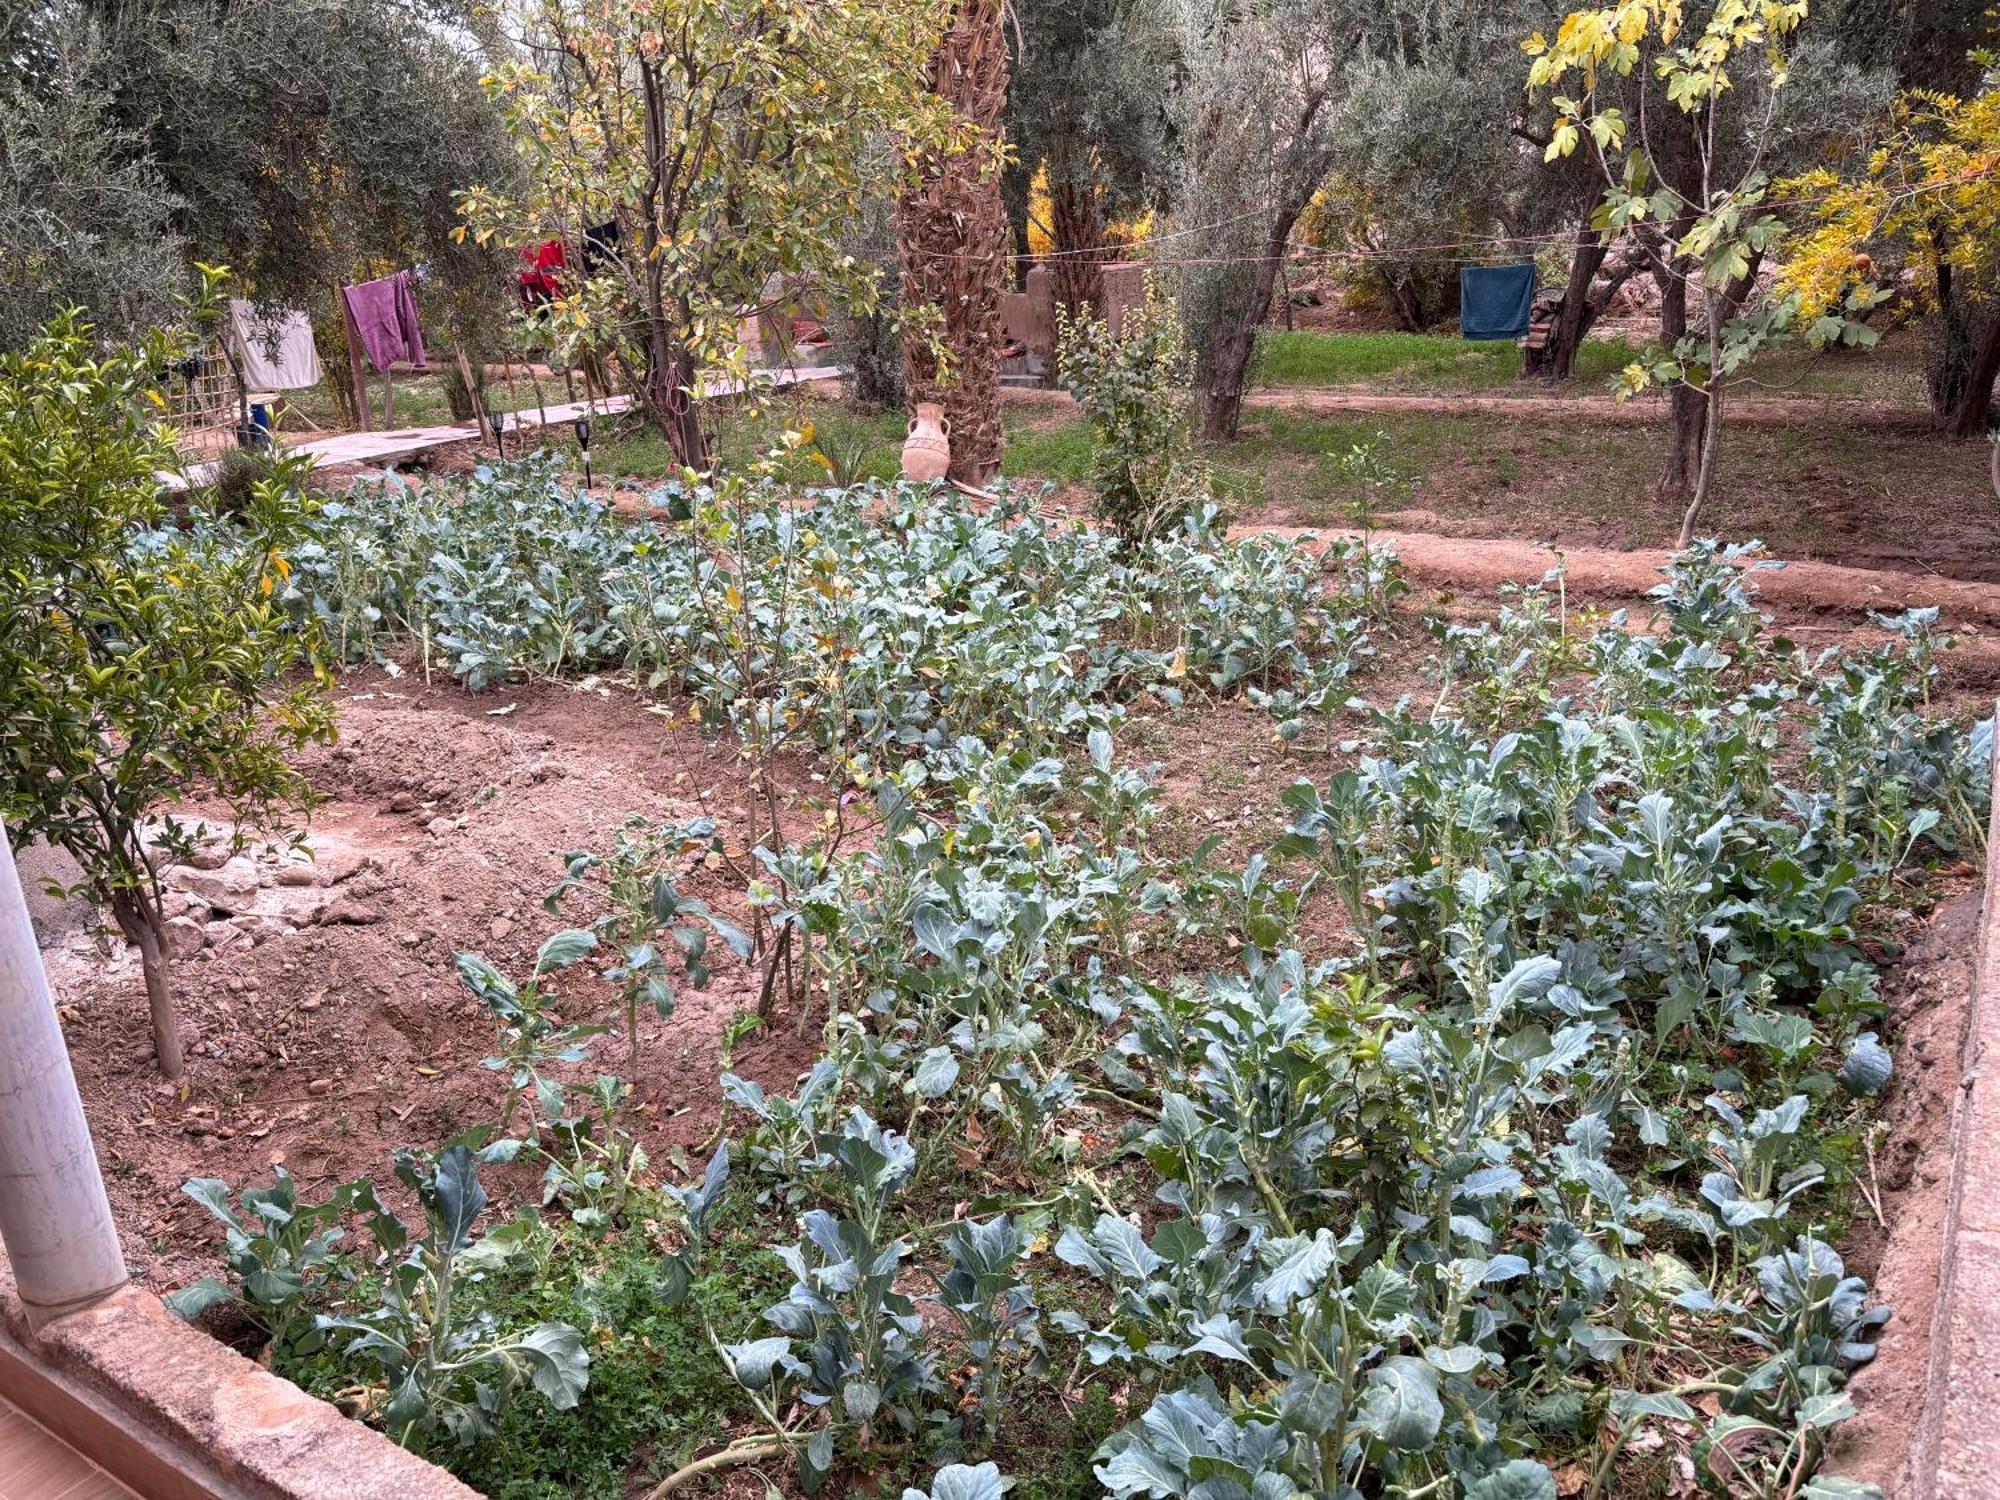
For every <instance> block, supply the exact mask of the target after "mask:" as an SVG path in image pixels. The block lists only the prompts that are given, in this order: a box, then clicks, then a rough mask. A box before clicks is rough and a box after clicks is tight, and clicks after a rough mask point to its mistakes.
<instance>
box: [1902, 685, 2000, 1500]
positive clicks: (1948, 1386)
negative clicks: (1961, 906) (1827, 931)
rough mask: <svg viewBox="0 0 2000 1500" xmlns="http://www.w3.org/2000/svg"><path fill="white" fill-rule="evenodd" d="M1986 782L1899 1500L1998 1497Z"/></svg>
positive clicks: (1997, 958) (1999, 987)
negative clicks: (1915, 1406) (1956, 1059)
mask: <svg viewBox="0 0 2000 1500" xmlns="http://www.w3.org/2000/svg"><path fill="white" fill-rule="evenodd" d="M1996 712H2000V705H1997V706H1996ZM1994 772H1995V775H1994V789H1995V796H1994V802H1993V814H1992V820H1991V822H1990V823H1989V825H1988V828H1987V834H1986V848H1987V860H1986V887H1985V896H1984V901H1983V905H1982V907H1981V910H1980V918H1979V951H1978V952H1977V954H1975V955H1974V966H1973V979H1972V996H1971V1002H1970V1004H1969V1005H1968V1007H1967V1010H1966V1020H1965V1041H1964V1049H1963V1066H1962V1072H1961V1073H1960V1079H1961V1082H1960V1085H1959V1096H1958V1099H1957V1101H1956V1104H1955V1107H1954V1109H1953V1112H1952V1127H1951V1193H1950V1202H1949V1206H1948V1208H1947V1209H1946V1214H1945V1230H1944V1245H1943V1247H1942V1253H1941V1256H1940V1261H1939V1271H1938V1296H1937V1306H1936V1312H1935V1314H1934V1316H1933V1318H1932V1322H1931V1349H1930V1370H1929V1375H1928V1379H1927V1382H1926V1386H1927V1388H1926V1391H1925V1397H1924V1407H1923V1412H1922V1414H1921V1415H1920V1416H1919V1418H1918V1422H1917V1428H1916V1432H1915V1433H1914V1435H1913V1437H1912V1441H1911V1444H1910V1457H1909V1463H1908V1467H1907V1468H1906V1470H1905V1471H1904V1478H1903V1483H1902V1484H1901V1485H1900V1486H1899V1487H1898V1489H1899V1493H1900V1496H1901V1500H1972V1497H1975V1496H1982V1495H1988V1496H1990V1495H1996V1494H2000V1421H1996V1420H1995V1418H1996V1414H2000V756H1996V757H1995V758H1994Z"/></svg>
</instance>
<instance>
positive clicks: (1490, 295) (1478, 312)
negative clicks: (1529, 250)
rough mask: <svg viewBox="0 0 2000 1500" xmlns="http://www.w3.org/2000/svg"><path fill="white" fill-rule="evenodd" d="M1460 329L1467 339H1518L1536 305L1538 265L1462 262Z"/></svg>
mask: <svg viewBox="0 0 2000 1500" xmlns="http://www.w3.org/2000/svg"><path fill="white" fill-rule="evenodd" d="M1458 301H1459V311H1458V332H1459V336H1460V337H1461V338H1467V339H1518V338H1521V337H1523V336H1524V335H1526V333H1527V331H1528V323H1529V321H1530V319H1531V316H1532V314H1533V312H1534V307H1535V266H1534V262H1532V261H1524V262H1523V263H1522V264H1520V265H1518V266H1461V267H1460V268H1459V272H1458Z"/></svg>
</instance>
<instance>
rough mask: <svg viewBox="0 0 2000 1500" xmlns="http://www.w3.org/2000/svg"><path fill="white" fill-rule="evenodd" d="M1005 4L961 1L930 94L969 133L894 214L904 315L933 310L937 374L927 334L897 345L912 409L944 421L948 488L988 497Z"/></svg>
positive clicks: (1002, 446) (1001, 257)
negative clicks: (977, 489)
mask: <svg viewBox="0 0 2000 1500" xmlns="http://www.w3.org/2000/svg"><path fill="white" fill-rule="evenodd" d="M1006 13H1007V9H1006V5H1005V0H959V5H958V11H957V14H956V15H955V16H954V17H953V19H952V23H951V26H950V27H949V28H948V29H947V30H946V31H945V34H944V36H943V37H942V38H941V39H940V40H939V42H938V50H937V53H936V54H935V56H933V57H932V59H931V63H930V68H929V78H928V82H929V86H930V88H931V89H932V91H933V92H935V93H936V94H937V95H938V96H939V97H940V98H941V99H943V100H944V101H945V102H946V103H947V104H949V105H950V106H951V107H952V108H953V109H954V110H956V111H957V113H958V114H959V115H960V116H962V117H963V118H964V119H965V120H966V121H967V122H968V123H970V124H971V125H972V126H973V127H974V128H975V131H976V135H975V138H974V139H973V140H972V141H971V143H970V144H969V145H967V146H966V148H965V149H964V150H962V151H956V152H936V151H926V152H924V153H922V154H921V155H920V156H918V157H917V158H916V160H915V161H914V162H913V163H912V165H913V166H914V167H915V169H916V170H915V174H914V175H915V181H914V182H913V184H912V185H911V186H909V187H907V188H905V189H904V190H903V194H902V196H901V198H900V199H899V200H898V201H897V204H896V255H897V261H898V263H899V264H900V266H901V268H902V278H903V306H904V308H905V309H906V310H908V311H909V312H912V313H914V312H916V311H917V310H918V309H920V308H925V307H929V308H932V309H935V310H936V315H937V318H938V320H939V321H938V326H937V328H936V330H935V331H936V333H937V334H938V336H939V341H940V342H941V343H942V345H943V346H944V349H945V350H946V351H947V356H948V357H947V360H946V361H945V362H942V363H941V362H940V360H939V359H938V357H937V353H936V351H934V350H933V349H932V347H931V344H930V341H929V340H928V339H927V338H926V337H925V329H924V328H923V327H921V326H919V325H918V323H917V322H916V321H914V320H913V321H912V323H911V325H910V326H909V327H908V328H907V329H906V331H905V332H904V335H903V368H904V370H905V372H906V374H907V377H908V380H907V383H908V386H909V391H908V399H909V400H910V401H912V402H917V401H936V402H938V403H940V404H941V405H942V406H943V407H944V411H945V415H946V416H947V417H948V418H950V419H951V468H950V476H951V478H952V479H954V480H956V481H957V482H959V483H960V484H967V485H973V486H981V485H984V484H985V483H986V482H987V481H988V480H989V479H991V478H992V477H993V475H994V474H996V473H997V472H999V468H1000V459H1001V457H1002V455H1003V454H1004V453H1005V451H1006V444H1007V438H1006V433H1005V432H1004V430H1003V429H1002V428H1001V425H1000V345H1001V343H1002V341H1003V334H1002V330H1001V325H1000V294H1001V292H1002V291H1003V290H1004V289H1005V287H1006V284H1007V280H1006V277H1007V259H1006V257H1007V215H1006V213H1005V211H1004V209H1003V208H1002V206H1001V202H1000V169H1001V159H1000V147H1001V137H1000V117H1001V113H1002V111H1003V110H1004V109H1005V107H1006V103H1007V39H1006V32H1005V29H1004V25H1003V23H1004V20H1005V17H1006Z"/></svg>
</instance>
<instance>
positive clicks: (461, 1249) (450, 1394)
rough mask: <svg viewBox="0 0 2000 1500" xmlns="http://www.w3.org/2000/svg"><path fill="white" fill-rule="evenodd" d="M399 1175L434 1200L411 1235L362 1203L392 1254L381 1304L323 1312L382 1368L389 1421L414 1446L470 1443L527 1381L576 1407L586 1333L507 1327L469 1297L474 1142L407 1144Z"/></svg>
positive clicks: (353, 1347) (350, 1344) (346, 1347)
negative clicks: (435, 1146) (430, 1149)
mask: <svg viewBox="0 0 2000 1500" xmlns="http://www.w3.org/2000/svg"><path fill="white" fill-rule="evenodd" d="M396 1176H397V1178H398V1179H399V1180H400V1181H401V1182H402V1183H403V1184H404V1185H405V1186H406V1187H408V1188H409V1189H410V1190H411V1191H412V1192H414V1193H415V1194H416V1195H417V1199H418V1201H419V1203H421V1205H422V1207H423V1213H424V1220H423V1225H422V1230H421V1233H412V1231H411V1229H410V1228H409V1226H408V1225H406V1224H405V1223H404V1222H403V1221H402V1219H400V1218H399V1217H398V1216H396V1215H395V1214H394V1213H392V1212H390V1211H389V1210H388V1209H387V1208H386V1207H384V1206H383V1205H382V1204H381V1203H380V1201H379V1199H378V1200H375V1201H374V1202H372V1203H368V1202H360V1203H359V1206H361V1207H363V1208H365V1209H366V1210H367V1212H368V1220H367V1223H368V1231H369V1234H370V1236H371V1237H372V1238H373V1240H374V1242H375V1246H376V1249H377V1251H378V1252H379V1254H380V1255H381V1256H382V1258H383V1261H384V1269H383V1273H382V1276H381V1278H380V1280H379V1281H377V1282H375V1283H373V1284H372V1285H373V1290H374V1292H375V1293H376V1295H377V1296H378V1297H379V1301H378V1302H377V1303H376V1305H374V1306H373V1307H362V1308H358V1309H356V1310H355V1311H352V1312H347V1313H342V1314H339V1315H335V1316H330V1317H329V1316H322V1318H321V1320H320V1326H321V1327H322V1329H324V1330H325V1332H326V1333H327V1334H328V1335H329V1336H330V1337H331V1336H335V1335H339V1336H344V1337H345V1342H344V1343H343V1345H342V1353H343V1354H345V1355H346V1356H348V1357H350V1358H354V1359H358V1360H360V1361H362V1362H364V1363H365V1364H368V1365H371V1366H373V1367H374V1369H375V1371H376V1372H377V1375H378V1378H380V1379H381V1380H382V1382H383V1383H384V1385H385V1386H386V1396H385V1403H384V1405H383V1408H382V1419H383V1423H384V1425H385V1427H386V1428H387V1430H388V1433H389V1435H390V1436H391V1437H392V1438H394V1439H395V1440H396V1441H397V1442H398V1443H401V1444H402V1445H403V1446H405V1447H409V1448H416V1449H418V1450H420V1451H422V1450H426V1449H428V1448H429V1447H430V1446H431V1445H432V1444H433V1443H435V1442H436V1441H437V1440H438V1439H439V1438H440V1437H448V1438H450V1439H451V1440H452V1441H453V1442H455V1443H457V1444H458V1445H459V1446H461V1447H463V1446H466V1445H469V1444H471V1443H472V1442H474V1441H475V1440H477V1439H478V1438H480V1437H482V1436H485V1435H487V1434H489V1433H490V1432H492V1430H493V1421H494V1417H495V1416H496V1415H497V1414H498V1413H499V1412H500V1411H501V1410H502V1409H503V1408H504V1406H505V1405H506V1403H507V1402H508V1401H510V1400H511V1399H512V1398H513V1396H514V1395H515V1393H516V1392H517V1391H518V1390H519V1388H520V1387H522V1386H524V1385H527V1386H532V1387H533V1388H534V1390H535V1391H537V1392H538V1393H540V1395H541V1396H542V1397H543V1398H544V1399H545V1400H547V1401H548V1402H549V1404H550V1405H552V1406H554V1407H556V1408H557V1409H559V1410H560V1409H562V1408H566V1407H569V1406H573V1405H575V1404H576V1401H577V1399H578V1398H579V1397H580V1396H581V1395H582V1394H583V1390H584V1387H585V1385H586V1384H587V1383H588V1381H589V1374H590V1356H589V1354H588V1353H586V1352H585V1350H584V1347H583V1339H582V1336H581V1335H580V1334H579V1333H578V1332H577V1330H576V1329H575V1328H573V1327H571V1326H569V1325H568V1324H565V1323H540V1324H537V1325H535V1326H534V1327H532V1328H528V1329H525V1330H511V1329H509V1330H503V1329H500V1328H497V1327H495V1326H493V1324H492V1320H491V1318H490V1317H488V1316H487V1315H485V1314H483V1313H480V1312H477V1311H468V1310H467V1309H466V1308H465V1307H464V1306H463V1298H464V1295H465V1288H464V1282H465V1280H466V1278H467V1276H468V1275H469V1274H477V1273H468V1271H467V1270H466V1269H465V1260H464V1257H465V1256H466V1255H467V1253H468V1252H470V1251H471V1250H473V1249H474V1248H475V1246H476V1244H477V1241H476V1240H475V1238H474V1236H473V1226H474V1224H475V1223H476V1222H477V1220H478V1218H479V1216H480V1214H481V1213H482V1212H483V1211H484V1210H485V1207H486V1190H485V1188H483V1187H482V1186H480V1183H479V1176H478V1165H477V1161H476V1159H475V1157H474V1154H473V1151H472V1148H471V1147H470V1146H468V1145H467V1144H465V1143H463V1142H460V1143H457V1144H453V1145H451V1146H448V1147H447V1148H446V1149H445V1150H444V1151H443V1152H442V1153H440V1154H439V1155H438V1156H436V1157H435V1158H425V1157H421V1156H418V1155H416V1154H415V1153H412V1152H407V1151H406V1152H401V1153H399V1154H398V1156H397V1159H396Z"/></svg>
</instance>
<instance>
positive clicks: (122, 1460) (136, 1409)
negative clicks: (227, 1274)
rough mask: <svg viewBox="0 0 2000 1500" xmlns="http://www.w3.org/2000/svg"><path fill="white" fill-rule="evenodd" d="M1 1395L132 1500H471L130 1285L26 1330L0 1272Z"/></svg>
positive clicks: (473, 1497)
mask: <svg viewBox="0 0 2000 1500" xmlns="http://www.w3.org/2000/svg"><path fill="white" fill-rule="evenodd" d="M0 1396H5V1397H6V1399H7V1400H8V1401H10V1402H11V1403H13V1404H14V1405H15V1406H17V1407H19V1408H20V1409H21V1410H22V1411H24V1412H26V1413H27V1414H28V1415H29V1416H30V1417H31V1418H33V1419H34V1420H35V1421H36V1422H37V1423H39V1424H40V1425H41V1426H42V1427H43V1428H45V1429H46V1430H47V1431H49V1432H50V1433H52V1434H53V1435H54V1436H56V1437H57V1438H59V1439H61V1440H62V1441H64V1442H65V1443H67V1444H68V1445H69V1446H70V1447H72V1448H74V1449H75V1450H76V1451H77V1452H78V1453H81V1454H82V1455H83V1456H84V1457H86V1458H88V1459H90V1460H91V1461H92V1462H94V1463H96V1464H97V1465H98V1466H99V1467H100V1468H102V1469H104V1470H105V1471H106V1472H107V1473H109V1474H110V1475H112V1476H113V1477H114V1478H116V1479H117V1480H119V1481H120V1482H121V1483H123V1484H125V1485H126V1486H127V1487H128V1488H130V1489H132V1490H133V1491H134V1492H135V1493H137V1494H138V1495H140V1496H142V1497H143V1500H334V1497H338V1500H479V1496H478V1493H477V1492H476V1491H474V1490H472V1489H469V1488H468V1487H467V1486H465V1485H464V1484H461V1483H460V1482H459V1481H458V1480H456V1479H454V1478H453V1477H452V1476H451V1475H449V1474H447V1473H446V1472H445V1471H444V1470H443V1469H440V1468H437V1467H436V1466H435V1465H432V1464H429V1463H426V1462H425V1461H424V1460H423V1459H421V1458H418V1457H417V1456H416V1455H415V1454H413V1453H410V1452H408V1451H406V1450H404V1449H402V1448H399V1447H397V1446H396V1445H395V1444H394V1443H392V1442H390V1441H389V1439H388V1438H386V1437H384V1436H383V1435H382V1434H381V1433H379V1432H377V1431H376V1430H375V1429H374V1428H372V1427H368V1426H365V1425H363V1424H362V1423H360V1422H357V1421H352V1420H350V1419H349V1418H347V1417H344V1416H342V1415H341V1414H340V1413H339V1412H338V1411H336V1410H335V1409H334V1408H333V1407H331V1406H329V1405H327V1403H326V1402H324V1401H321V1400H318V1399H317V1398H315V1397H312V1396H308V1395H307V1394H306V1393H305V1392H304V1391H302V1390H300V1389H299V1388H298V1387H297V1386H295V1385H293V1384H292V1383H291V1382H290V1381H289V1380H284V1379H281V1378H279V1377H278V1376H276V1375H273V1374H272V1373H271V1372H270V1371H269V1370H266V1369H264V1368H263V1367H262V1366H261V1365H257V1364H253V1363H252V1362H251V1361H249V1360H247V1359H245V1358H244V1357H243V1356H242V1355H240V1354H238V1353H237V1352H236V1351H235V1350H234V1349H231V1348H229V1347H228V1346H226V1345H224V1344H221V1343H218V1342H217V1341H216V1340H214V1339H212V1338H210V1337H209V1336H208V1335H207V1334H206V1333H204V1332H203V1331H202V1330H200V1329H198V1328H194V1327H191V1326H190V1325H189V1324H187V1323H184V1322H182V1321H181V1320H180V1319H179V1318H177V1317H175V1316H174V1315H173V1314H172V1313H170V1312H168V1311H167V1309H166V1307H165V1305H164V1304H162V1303H161V1301H160V1300H159V1298H157V1297H155V1296H153V1295H152V1294H151V1293H149V1292H145V1291H141V1290H140V1289H139V1288H137V1287H131V1286H128V1287H124V1288H122V1289H121V1290H119V1291H117V1292H114V1293H113V1294H112V1295H111V1296H109V1297H107V1298H105V1299H104V1300H103V1301H102V1302H99V1303H96V1304H95V1305H93V1306H91V1307H87V1308H84V1309H83V1310H82V1311H80V1312H74V1313H70V1314H68V1315H67V1316H65V1317H61V1318H58V1319H56V1320H55V1321H53V1322H51V1323H48V1324H46V1325H45V1326H43V1327H42V1328H41V1329H40V1330H39V1331H38V1332H31V1331H30V1329H29V1327H28V1320H27V1315H26V1311H25V1309H24V1308H23V1307H22V1305H21V1302H20V1300H19V1299H18V1298H17V1297H16V1296H15V1295H14V1287H13V1282H12V1278H11V1276H10V1275H9V1274H8V1273H7V1271H6V1265H5V1262H4V1261H0Z"/></svg>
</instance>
